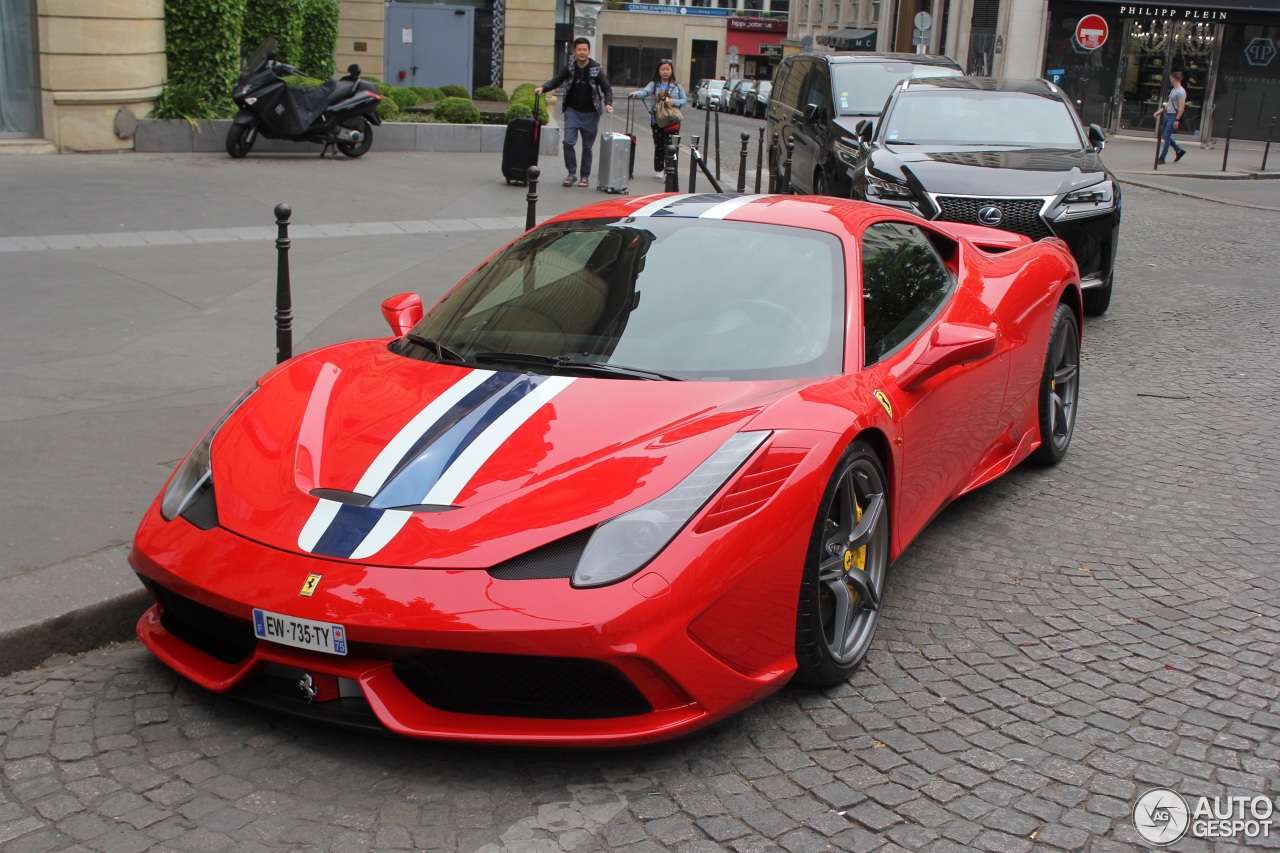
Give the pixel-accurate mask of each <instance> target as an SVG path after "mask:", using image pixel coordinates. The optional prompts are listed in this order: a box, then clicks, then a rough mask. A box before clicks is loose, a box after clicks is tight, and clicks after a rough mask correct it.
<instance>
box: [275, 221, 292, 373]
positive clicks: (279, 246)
mask: <svg viewBox="0 0 1280 853" xmlns="http://www.w3.org/2000/svg"><path fill="white" fill-rule="evenodd" d="M292 215H293V210H292V209H290V207H289V205H287V204H285V203H284V202H281V203H280V204H277V205H276V227H277V228H278V229H279V231H278V233H277V236H276V364H279V363H280V362H282V361H288V360H289V359H291V358H293V299H292V297H291V296H290V295H289V217H290V216H292Z"/></svg>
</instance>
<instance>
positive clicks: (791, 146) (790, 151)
mask: <svg viewBox="0 0 1280 853" xmlns="http://www.w3.org/2000/svg"><path fill="white" fill-rule="evenodd" d="M795 153H796V143H795V140H793V139H788V140H787V163H786V166H785V167H784V168H783V171H782V177H783V179H784V180H785V181H786V184H785V185H784V186H783V187H782V192H784V193H786V194H787V195H791V194H792V193H793V192H795V190H793V189H792V188H791V158H792V157H793V156H794V155H795Z"/></svg>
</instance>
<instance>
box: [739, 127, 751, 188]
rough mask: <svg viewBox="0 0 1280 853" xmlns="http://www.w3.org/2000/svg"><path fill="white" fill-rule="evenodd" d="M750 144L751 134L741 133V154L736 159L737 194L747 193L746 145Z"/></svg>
mask: <svg viewBox="0 0 1280 853" xmlns="http://www.w3.org/2000/svg"><path fill="white" fill-rule="evenodd" d="M750 142H751V134H750V133H747V132H746V131H745V130H744V131H742V153H741V155H739V157H738V192H740V193H745V192H746V191H747V144H748V143H750Z"/></svg>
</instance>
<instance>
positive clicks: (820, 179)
mask: <svg viewBox="0 0 1280 853" xmlns="http://www.w3.org/2000/svg"><path fill="white" fill-rule="evenodd" d="M813 194H814V195H831V193H830V192H829V191H828V190H827V176H826V175H824V174H823V173H822V169H818V170H817V171H816V172H814V173H813Z"/></svg>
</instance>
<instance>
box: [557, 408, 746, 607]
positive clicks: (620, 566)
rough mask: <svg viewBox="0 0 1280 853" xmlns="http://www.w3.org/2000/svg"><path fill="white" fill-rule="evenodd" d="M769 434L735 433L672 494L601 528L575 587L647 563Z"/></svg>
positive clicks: (585, 552) (599, 583)
mask: <svg viewBox="0 0 1280 853" xmlns="http://www.w3.org/2000/svg"><path fill="white" fill-rule="evenodd" d="M769 435H770V433H769V432H768V431H764V432H740V433H737V434H735V435H733V436H732V437H731V438H730V439H729V440H728V441H726V442H725V443H724V444H722V445H720V448H719V449H718V450H716V452H715V453H712V454H711V455H710V456H708V457H707V458H706V459H705V460H704V461H703V462H702V464H701V465H699V466H698V467H697V468H694V469H693V471H692V472H690V474H689V476H687V477H685V478H684V479H683V480H681V481H680V482H679V483H677V484H676V485H675V487H674V488H672V489H671V490H670V491H669V492H667V493H666V494H664V495H661V496H659V497H657V498H654V499H653V500H651V501H649V502H648V503H647V504H645V505H644V506H639V507H636V508H635V509H633V510H631V511H630V512H625V513H623V514H622V515H619V516H617V517H616V518H611V519H609V520H608V521H606V522H605V523H604V524H601V525H600V526H599V527H597V528H596V531H595V533H593V534H591V538H590V539H588V540H587V547H586V548H585V549H584V550H583V552H582V556H581V557H579V558H578V567H577V569H575V570H574V572H573V585H574V586H575V587H592V586H605V585H606V584H611V583H614V582H615V581H620V580H622V579H623V578H625V577H628V576H629V575H633V574H635V573H636V572H638V571H640V570H641V569H642V568H644V567H645V566H646V565H648V564H649V561H650V560H652V559H653V558H654V557H656V556H658V553H659V552H661V551H662V549H663V548H665V547H667V543H669V542H670V541H671V540H672V539H674V538H675V535H676V534H677V533H679V532H680V531H681V530H682V529H683V528H684V526H685V525H686V524H688V523H689V519H691V518H693V517H694V516H695V515H697V513H698V510H700V509H702V507H703V506H704V505H705V504H706V502H707V501H708V500H710V499H711V496H712V495H714V494H715V493H716V492H717V491H719V489H720V487H721V486H723V485H724V484H725V481H727V480H728V479H729V478H730V477H732V476H733V473H734V472H735V471H737V470H738V468H739V467H741V465H742V463H743V462H745V461H746V460H747V458H748V457H750V456H751V454H752V453H754V452H755V451H756V448H758V447H759V446H760V445H761V444H763V443H764V440H765V439H766V438H768V437H769Z"/></svg>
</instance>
